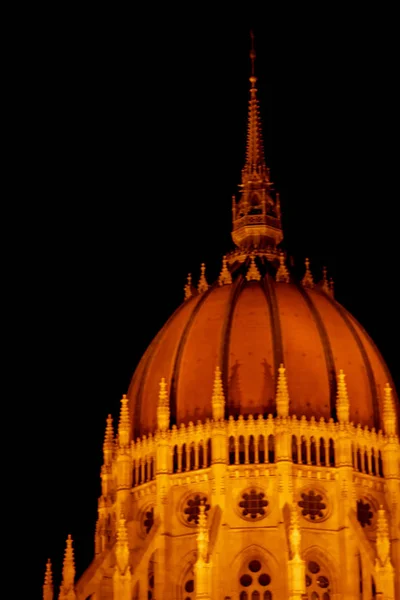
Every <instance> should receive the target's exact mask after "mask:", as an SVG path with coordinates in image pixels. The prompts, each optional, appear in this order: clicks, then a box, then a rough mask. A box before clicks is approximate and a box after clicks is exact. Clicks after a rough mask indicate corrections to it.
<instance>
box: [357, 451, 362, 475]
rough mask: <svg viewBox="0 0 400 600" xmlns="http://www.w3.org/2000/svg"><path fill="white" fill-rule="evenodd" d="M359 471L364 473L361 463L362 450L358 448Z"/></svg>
mask: <svg viewBox="0 0 400 600" xmlns="http://www.w3.org/2000/svg"><path fill="white" fill-rule="evenodd" d="M357 471H360V473H362V463H361V451H360V448H357Z"/></svg>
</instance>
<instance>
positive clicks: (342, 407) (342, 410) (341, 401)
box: [336, 369, 350, 423]
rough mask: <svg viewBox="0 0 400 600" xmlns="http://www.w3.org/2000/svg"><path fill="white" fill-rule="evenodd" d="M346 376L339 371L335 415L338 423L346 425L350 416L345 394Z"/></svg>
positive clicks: (348, 403) (347, 399) (341, 370)
mask: <svg viewBox="0 0 400 600" xmlns="http://www.w3.org/2000/svg"><path fill="white" fill-rule="evenodd" d="M345 377H346V375H345V374H344V373H343V369H340V371H339V375H338V377H337V396H336V414H337V418H338V420H339V423H348V422H349V416H350V402H349V396H348V394H347V385H346V381H345Z"/></svg>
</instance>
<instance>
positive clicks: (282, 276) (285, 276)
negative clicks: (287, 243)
mask: <svg viewBox="0 0 400 600" xmlns="http://www.w3.org/2000/svg"><path fill="white" fill-rule="evenodd" d="M276 281H277V282H278V283H279V282H280V281H284V282H285V283H289V282H290V276H289V271H288V270H287V267H286V265H285V255H284V254H283V252H280V253H279V269H278V270H277V272H276Z"/></svg>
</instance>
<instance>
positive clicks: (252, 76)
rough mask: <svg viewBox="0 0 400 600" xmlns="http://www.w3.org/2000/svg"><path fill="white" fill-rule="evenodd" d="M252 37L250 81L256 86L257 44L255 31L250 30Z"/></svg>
mask: <svg viewBox="0 0 400 600" xmlns="http://www.w3.org/2000/svg"><path fill="white" fill-rule="evenodd" d="M250 38H251V49H250V60H251V78H250V82H251V84H252V86H253V87H254V84H255V82H256V81H257V78H256V77H255V61H256V49H255V46H254V32H253V30H251V31H250Z"/></svg>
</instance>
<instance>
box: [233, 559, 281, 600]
mask: <svg viewBox="0 0 400 600" xmlns="http://www.w3.org/2000/svg"><path fill="white" fill-rule="evenodd" d="M270 584H271V576H270V575H269V573H268V571H267V569H265V568H264V567H263V565H262V564H261V562H260V561H259V560H251V561H250V562H249V563H248V565H246V567H245V569H244V571H243V574H242V575H241V576H240V577H239V589H240V594H239V600H273V596H272V589H271V585H270Z"/></svg>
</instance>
